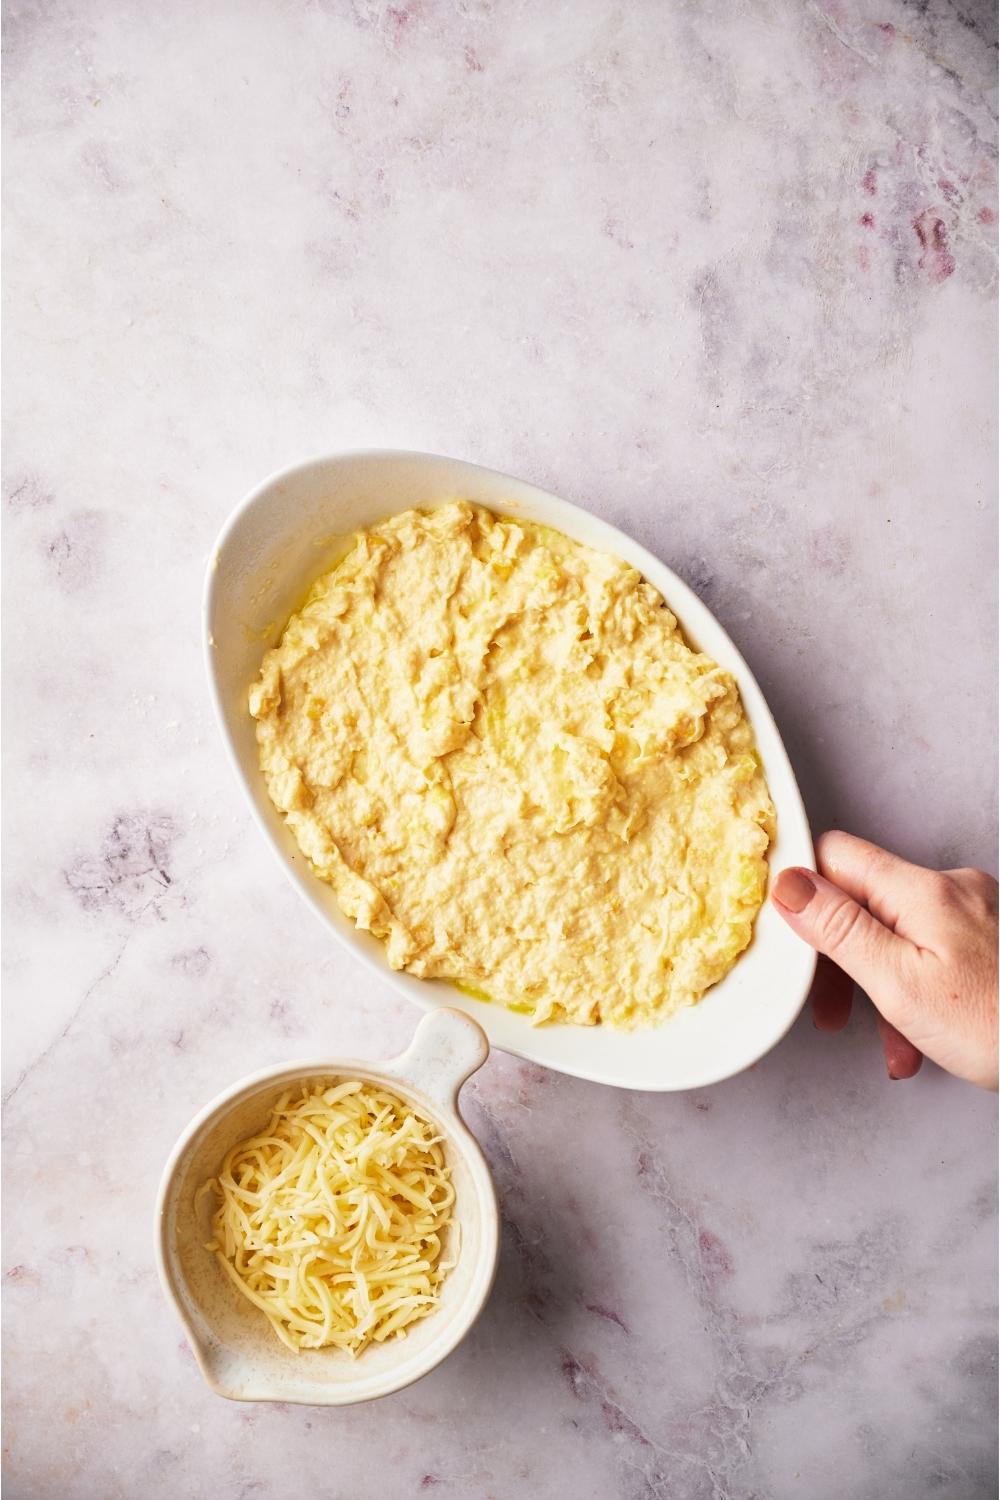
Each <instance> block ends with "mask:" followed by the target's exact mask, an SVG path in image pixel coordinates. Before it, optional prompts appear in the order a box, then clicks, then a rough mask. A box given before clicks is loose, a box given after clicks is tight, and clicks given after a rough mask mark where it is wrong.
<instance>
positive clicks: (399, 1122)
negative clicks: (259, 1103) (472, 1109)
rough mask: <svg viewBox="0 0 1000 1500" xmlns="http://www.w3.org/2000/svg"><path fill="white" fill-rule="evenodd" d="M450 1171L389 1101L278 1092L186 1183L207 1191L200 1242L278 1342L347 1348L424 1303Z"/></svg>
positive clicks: (356, 1087)
mask: <svg viewBox="0 0 1000 1500" xmlns="http://www.w3.org/2000/svg"><path fill="white" fill-rule="evenodd" d="M450 1178H451V1173H450V1171H449V1168H448V1166H447V1163H446V1161H445V1156H444V1151H443V1148H442V1144H441V1137H440V1136H439V1135H437V1134H435V1131H434V1127H433V1126H432V1125H431V1124H430V1122H429V1121H428V1120H425V1119H424V1118H423V1117H422V1116H421V1115H418V1114H417V1113H416V1112H415V1111H414V1110H413V1109H411V1108H410V1106H409V1105H408V1104H405V1103H404V1102H403V1101H402V1100H401V1099H397V1098H396V1097H395V1096H394V1095H392V1094H388V1093H386V1092H385V1091H384V1090H382V1089H380V1088H377V1087H375V1086H374V1085H370V1084H365V1083H360V1082H357V1081H353V1082H348V1083H339V1084H336V1085H335V1086H333V1087H329V1088H323V1087H322V1086H316V1087H313V1088H311V1089H307V1088H304V1087H303V1088H302V1089H300V1090H299V1091H298V1092H295V1091H293V1090H289V1091H288V1092H286V1093H285V1094H283V1095H282V1097H281V1098H280V1099H279V1100H278V1103H277V1104H276V1105H275V1107H274V1109H273V1111H272V1113H271V1119H270V1121H269V1123H268V1126H267V1129H266V1130H264V1131H263V1132H262V1133H261V1134H260V1135H256V1136H252V1137H251V1138H250V1139H249V1140H245V1141H241V1142H240V1144H239V1145H238V1146H234V1148H233V1149H232V1151H230V1152H229V1155H228V1156H227V1157H226V1159H225V1161H224V1162H223V1164H222V1169H221V1171H220V1172H219V1175H218V1177H211V1178H209V1180H208V1181H207V1182H206V1183H204V1184H203V1185H202V1187H201V1188H200V1189H199V1192H198V1199H199V1200H200V1199H201V1197H202V1196H203V1195H204V1194H205V1193H208V1192H214V1193H215V1194H216V1196H217V1197H218V1199H219V1202H218V1206H217V1208H216V1209H215V1212H214V1214H213V1216H212V1235H213V1237H212V1239H211V1240H209V1241H208V1243H207V1244H206V1246H205V1249H206V1250H210V1251H211V1252H212V1253H213V1254H214V1255H215V1256H216V1258H217V1259H218V1261H219V1264H220V1265H221V1266H222V1268H223V1269H224V1271H225V1272H226V1275H227V1276H229V1277H230V1279H231V1280H232V1282H233V1284H234V1285H235V1286H236V1287H238V1288H239V1290H240V1291H241V1292H242V1294H243V1295H244V1296H245V1297H246V1298H248V1300H249V1301H250V1302H252V1303H253V1304H254V1305H255V1306H256V1307H259V1308H260V1310H261V1312H263V1313H264V1314H265V1315H266V1316H267V1318H268V1320H269V1322H270V1324H271V1327H272V1328H273V1329H274V1331H275V1333H276V1334H277V1335H278V1337H279V1338H280V1339H281V1341H282V1343H284V1344H287V1345H288V1347H289V1348H290V1349H322V1348H325V1347H327V1346H328V1345H331V1344H332V1345H335V1346H336V1347H337V1348H339V1349H346V1350H347V1352H348V1353H349V1354H351V1355H352V1356H354V1355H357V1354H359V1353H360V1352H361V1350H362V1349H364V1348H365V1347H366V1346H367V1345H368V1344H370V1343H372V1342H375V1343H382V1342H383V1341H384V1340H385V1339H387V1338H391V1337H393V1336H395V1337H397V1338H404V1337H405V1336H406V1329H407V1328H408V1327H409V1325H410V1324H411V1323H413V1322H415V1321H416V1320H417V1319H418V1318H422V1317H424V1316H426V1314H427V1313H428V1312H430V1311H431V1309H432V1308H433V1306H434V1304H435V1302H436V1301H437V1298H438V1295H439V1291H440V1286H441V1282H442V1281H443V1280H444V1277H445V1275H446V1273H447V1272H448V1271H449V1270H450V1269H451V1267H452V1265H454V1258H453V1259H452V1260H451V1261H448V1262H445V1261H444V1260H442V1258H441V1256H442V1245H443V1240H444V1234H445V1230H446V1228H447V1226H448V1225H449V1224H450V1223H451V1212H452V1205H453V1204H454V1201H455V1190H454V1188H453V1187H452V1184H451V1180H450ZM457 1229H458V1226H457V1225H455V1226H453V1229H452V1234H453V1235H455V1236H456V1237H457Z"/></svg>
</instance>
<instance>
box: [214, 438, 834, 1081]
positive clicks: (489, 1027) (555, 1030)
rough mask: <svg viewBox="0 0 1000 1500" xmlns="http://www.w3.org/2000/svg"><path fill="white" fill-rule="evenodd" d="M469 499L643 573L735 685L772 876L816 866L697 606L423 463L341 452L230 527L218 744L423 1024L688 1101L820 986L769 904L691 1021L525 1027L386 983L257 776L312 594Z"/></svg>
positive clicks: (527, 511)
mask: <svg viewBox="0 0 1000 1500" xmlns="http://www.w3.org/2000/svg"><path fill="white" fill-rule="evenodd" d="M456 498H462V499H466V500H472V501H475V502H477V503H478V504H480V505H484V506H486V507H488V508H489V509H490V510H492V511H495V512H497V513H499V514H501V515H506V516H510V517H512V518H513V519H515V520H516V519H524V520H529V521H537V522H540V523H541V524H542V525H545V526H551V527H553V528H555V529H556V530H559V531H562V532H565V533H566V535H567V536H570V537H573V538H574V539H575V540H576V541H578V542H583V543H585V544H586V545H587V546H589V547H594V548H596V549H597V550H598V551H601V552H611V553H615V554H616V555H617V556H619V557H622V558H624V559H625V560H626V561H627V562H630V563H631V564H632V565H633V566H634V567H636V568H638V570H639V571H640V573H642V574H643V575H644V576H645V577H646V578H647V579H648V580H649V582H650V583H652V584H653V585H654V586H655V587H656V588H657V589H659V591H660V593H661V594H662V595H663V596H664V598H665V599H666V601H667V603H668V604H669V605H670V607H671V609H672V610H673V611H674V613H675V614H676V615H677V617H678V619H679V620H680V623H681V625H682V627H683V629H684V632H685V635H686V636H687V638H688V640H689V641H690V642H691V643H692V644H693V645H694V646H696V647H697V648H698V649H700V650H702V651H707V652H708V653H709V655H710V656H713V657H714V658H715V660H716V661H717V662H719V663H720V664H721V665H722V666H723V667H725V668H726V669H727V671H729V672H731V673H732V674H733V676H734V677H735V678H736V681H737V682H738V683H739V687H740V692H741V694H742V697H743V704H744V707H745V709H746V712H747V714H748V716H749V718H750V721H751V723H752V724H753V727H754V731H755V733H756V736H757V745H758V748H759V750H760V754H761V758H762V760H763V763H764V769H765V771H766V773H767V779H768V785H769V787H770V789H771V796H772V798H773V800H774V804H775V807H776V809H777V813H778V835H777V838H776V840H775V842H774V843H773V844H772V846H771V849H770V851H769V858H770V861H771V865H772V868H774V869H780V868H781V867H782V866H783V865H792V864H794V865H805V866H812V863H813V847H812V839H811V838H810V834H809V825H808V823H807V821H806V815H805V810H804V809H803V806H802V798H801V797H800V795H799V789H798V786H797V785H796V782H795V776H794V773H793V771H792V768H791V765H790V764H789V761H788V756H787V755H786V753H785V748H784V746H783V744H782V742H781V736H780V735H779V733H778V730H777V727H776V725H775V722H774V719H773V718H772V716H771V713H770V711H769V709H768V707H767V704H766V702H765V701H764V695H763V694H762V692H761V690H760V688H759V687H758V686H757V683H756V681H755V680H754V677H753V675H752V673H751V672H750V669H749V667H748V666H747V664H746V662H745V661H744V660H743V658H742V657H741V656H740V654H739V652H738V651H737V649H736V647H735V646H734V645H733V643H732V641H731V640H730V639H729V637H728V635H727V634H726V632H725V631H724V630H723V628H722V626H721V625H720V624H719V622H718V621H717V620H716V619H715V617H714V616H713V615H712V614H711V612H710V611H709V610H708V609H707V608H706V607H705V605H704V604H703V603H702V602H701V600H700V599H699V598H698V596H697V595H696V594H694V593H693V592H692V591H691V589H689V588H688V586H687V584H686V583H684V582H683V581H682V580H681V579H680V578H678V577H677V575H676V574H675V573H673V572H671V570H670V569H669V568H668V567H665V566H664V564H663V563H662V562H660V561H659V559H658V558H655V557H654V556H653V555H652V553H650V552H647V551H646V549H645V548H644V547H641V546H640V545H639V543H638V542H635V541H633V540H632V539H631V537H628V536H626V535H625V534H624V533H623V532H621V531H617V530H616V529H615V528H614V527H613V526H609V525H608V524H607V523H606V522H605V521H601V520H599V519H598V518H597V517H596V516H592V515H591V514H590V513H589V512H588V511H585V510H581V509H580V507H579V506H576V505H572V504H570V503H569V502H568V501H566V500H559V499H557V498H556V496H555V495H549V494H547V493H546V492H545V491H544V490H540V489H536V488H535V486H534V485H530V484H525V483H524V482H523V481H522V480H519V479H512V478H510V477H509V476H508V475H506V474H499V473H497V472H496V471H495V470H493V469H483V468H480V467H479V465H478V464H470V463H464V462H461V461H459V460H457V459H451V458H439V457H435V456H434V455H432V454H428V453H397V452H391V451H377V452H371V453H341V454H334V455H333V456H331V457H328V458H318V459H314V460H312V461H310V462H308V463H303V464H299V465H297V466H296V467H295V468H291V469H285V470H284V471H282V472H281V473H280V474H275V475H272V477H271V478H270V479H267V480H265V481H264V483H263V484H261V485H260V486H258V488H257V489H255V490H254V491H253V492H252V493H251V494H250V495H249V496H248V497H247V498H246V499H245V500H244V501H243V502H242V504H241V505H239V506H238V507H237V509H236V510H235V511H234V512H233V514H232V515H231V516H230V518H229V520H228V521H227V522H226V524H225V526H224V527H223V529H222V532H221V534H220V536H219V539H218V542H217V543H216V546H215V549H214V550H213V553H212V557H211V561H210V563H209V569H208V577H207V581H206V590H205V605H204V628H205V639H206V654H207V659H208V674H209V681H210V684H211V691H212V697H213V700H214V703H215V709H216V713H217V715H218V720H219V725H220V728H221V729H222V734H223V738H224V740H225V742H226V745H227V747H228V749H229V753H230V756H231V758H232V762H233V765H234V767H235V769H236V774H237V776H238V777H239V780H240V782H241V783H242V786H243V790H244V792H245V793H246V795H247V797H248V799H249V802H250V806H251V808H252V810H253V813H254V816H255V817H256V819H257V822H258V823H259V825H260V827H261V828H262V830H263V832H264V835H265V837H266V838H267V840H268V842H269V843H270V845H271V847H272V849H273V850H274V851H275V853H276V854H277V856H278V858H279V859H280V861H281V863H282V865H283V866H284V869H285V873H286V875H288V877H289V878H290V879H291V881H292V883H293V884H294V885H295V886H296V887H297V888H298V891H299V893H300V895H301V896H302V897H303V898H304V899H305V900H306V901H307V902H308V904H309V905H310V906H311V907H312V909H313V911H315V912H316V913H317V915H318V916H319V917H320V918H321V919H322V920H323V921H324V922H325V923H326V925H327V927H328V928H329V929H330V931H331V932H332V933H333V934H334V935H335V936H336V937H337V938H338V939H339V940H340V941H341V942H342V943H344V944H345V945H346V946H347V947H348V948H350V949H351V950H352V951H353V952H354V953H355V954H356V956H357V957H358V958H360V959H361V960H362V961H363V962H365V963H367V964H368V965H370V966H371V967H373V968H374V969H376V970H377V971H378V973H379V974H381V975H382V977H383V978H384V979H385V981H386V982H387V983H388V984H391V985H392V986H393V987H394V988H395V989H397V990H399V991H401V992H402V993H403V994H404V995H407V996H408V997H409V998H410V999H411V1000H414V1001H416V1003H417V1004H418V1005H420V1006H422V1007H423V1008H424V1009H425V1010H430V1009H433V1008H434V1007H435V1006H439V1005H448V1006H453V1007H455V1008H456V1009H458V1010H463V1011H466V1012H468V1013H469V1014H471V1015H473V1016H475V1018H476V1020H478V1021H479V1022H480V1023H481V1024H482V1025H483V1026H484V1027H485V1029H486V1031H487V1033H488V1035H489V1038H490V1041H491V1042H492V1043H493V1045H494V1046H495V1047H502V1048H503V1049H504V1051H506V1052H513V1053H515V1054H516V1055H518V1056H519V1057H525V1058H528V1059H530V1060H531V1061H532V1062H536V1063H541V1064H542V1065H543V1066H544V1067H548V1068H556V1069H558V1070H559V1071H560V1072H563V1073H572V1074H575V1075H576V1076H577V1077H578V1078H589V1079H593V1080H594V1081H595V1082H597V1083H610V1084H618V1085H619V1086H621V1087H622V1088H632V1089H653V1090H670V1089H690V1088H698V1087H700V1086H701V1085H703V1084H708V1083H717V1082H718V1081H719V1080H720V1079H722V1078H728V1077H730V1075H731V1074H733V1073H739V1072H740V1071H741V1070H742V1069H744V1068H748V1067H750V1065H751V1064H752V1063H755V1062H756V1061H757V1060H758V1058H760V1057H763V1055H764V1053H765V1052H768V1051H770V1049H771V1048H772V1047H773V1046H774V1045H775V1043H777V1042H779V1041H780V1040H781V1038H782V1037H783V1036H784V1035H785V1033H786V1031H787V1030H788V1029H789V1027H790V1026H791V1025H792V1022H793V1021H794V1020H795V1018H796V1016H797V1015H798V1013H799V1011H800V1010H801V1008H802V1004H803V1002H804V1000H805V997H806V995H807V994H808V992H809V987H810V985H811V983H812V977H813V972H814V969H815V964H816V960H815V955H814V953H813V951H812V949H811V948H808V947H807V946H806V944H804V943H803V942H801V941H800V939H799V938H797V937H796V936H795V934H794V933H793V932H792V931H791V930H790V929H789V927H788V926H787V925H786V924H785V923H784V922H783V921H782V919H781V917H780V916H779V915H778V913H777V912H776V911H775V910H774V909H773V908H772V906H771V904H770V902H765V904H764V907H763V909H762V910H761V912H760V915H759V916H758V918H757V921H756V923H755V927H754V939H753V942H752V943H751V945H750V947H749V949H748V950H747V952H746V953H744V954H743V956H742V957H741V958H740V960H739V962H738V963H737V964H736V965H735V967H734V968H733V969H732V970H730V972H729V974H727V976H726V978H725V979H724V980H723V981H722V982H721V983H720V984H717V985H716V986H715V987H714V989H711V990H710V991H709V992H708V994H707V995H706V996H705V997H704V999H703V1000H701V1001H700V1003H699V1004H698V1005H695V1006H693V1007H691V1008H689V1009H685V1010H683V1011H681V1012H680V1013H679V1014H677V1015H675V1016H672V1017H671V1018H670V1019H669V1020H667V1021H666V1022H665V1023H664V1024H662V1025H660V1026H656V1027H650V1028H645V1029H643V1030H640V1031H634V1032H625V1031H614V1030H612V1029H610V1028H609V1027H606V1026H568V1025H558V1026H542V1027H533V1026H532V1025H531V1023H530V1021H529V1020H528V1018H527V1017H525V1016H523V1015H518V1014H516V1013H515V1012H513V1011H510V1010H507V1009H505V1008H504V1007H503V1006H500V1005H490V1004H487V1003H485V1002H483V1001H479V1000H474V999H472V998H471V997H470V996H468V995H464V994H463V993H462V992H461V991H460V990H458V989H456V988H455V986H454V985H452V984H449V983H447V982H446V981H445V980H426V979H417V978H415V977H414V976H413V975H412V974H406V973H401V972H398V971H396V970H394V969H390V968H389V965H388V964H387V963H386V960H385V954H384V950H383V947H382V944H381V943H379V942H378V940H377V939H375V938H373V937H372V936H371V934H370V933H367V932H359V931H358V930H357V928H356V927H355V926H354V923H353V922H352V921H351V920H350V919H349V918H348V917H346V916H345V915H344V914H343V912H342V911H341V910H340V907H339V906H338V905H337V901H336V897H335V896H334V894H333V891H332V890H331V888H330V887H329V886H328V885H326V884H324V882H323V881H321V880H319V879H317V877H316V876H315V875H314V874H313V873H312V870H311V869H310V867H309V864H308V862H307V861H306V859H305V856H304V855H303V854H302V852H301V850H300V849H299V847H298V845H297V844H296V842H295V839H294V838H293V836H292V834H291V833H290V832H289V830H288V829H287V827H286V826H285V822H284V819H283V818H282V817H281V815H280V813H278V812H277V810H276V809H275V807H274V805H273V803H272V802H271V799H270V797H269V796H268V794H267V787H266V786H265V783H264V778H263V776H262V775H261V772H260V767H259V763H258V756H257V740H256V735H255V725H254V721H253V720H252V719H251V717H250V714H249V711H248V709H247V692H248V690H249V687H250V684H251V683H252V682H253V681H254V680H255V679H256V677H257V675H258V673H259V671H260V663H261V658H262V657H263V655H264V652H265V651H266V650H268V648H269V647H271V646H273V645H275V644H276V642H277V641H278V639H279V638H280V636H281V633H282V631H283V629H284V627H285V624H286V623H287V621H288V618H289V616H290V615H291V614H292V613H293V611H294V610H295V609H296V608H297V607H298V606H299V605H300V604H301V602H302V599H303V596H304V594H305V592H306V590H307V588H308V587H309V585H310V584H311V583H312V582H313V581H314V580H315V579H316V578H317V577H318V576H319V575H320V573H322V572H323V571H324V569H326V568H327V567H329V566H331V565H332V563H333V562H335V561H336V560H337V558H338V557H339V556H340V555H342V554H343V553H344V551H345V550H346V548H347V546H348V544H349V540H350V537H351V534H352V533H353V532H355V531H356V530H358V528H360V527H366V526H371V525H373V524H374V523H375V522H376V521H380V520H383V519H385V517H387V516H390V515H392V514H394V513H395V512H397V511H401V510H406V509H407V508H408V507H410V506H421V507H424V508H433V507H434V506H436V505H441V504H443V503H444V502H446V501H448V500H453V499H456Z"/></svg>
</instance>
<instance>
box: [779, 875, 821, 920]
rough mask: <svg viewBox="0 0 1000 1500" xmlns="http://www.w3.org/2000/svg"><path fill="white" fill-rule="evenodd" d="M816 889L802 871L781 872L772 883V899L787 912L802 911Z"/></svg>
mask: <svg viewBox="0 0 1000 1500" xmlns="http://www.w3.org/2000/svg"><path fill="white" fill-rule="evenodd" d="M815 894H816V887H815V885H814V884H813V882H812V881H811V880H810V879H809V876H808V875H807V874H806V872H805V871H804V870H782V872H781V874H780V875H779V876H778V878H777V880H776V881H775V882H774V899H775V900H776V901H777V902H778V903H779V905H781V906H783V907H785V909H786V910H787V911H791V912H800V911H804V910H805V908H806V907H807V906H808V905H809V903H810V901H811V900H812V898H813V897H814V896H815Z"/></svg>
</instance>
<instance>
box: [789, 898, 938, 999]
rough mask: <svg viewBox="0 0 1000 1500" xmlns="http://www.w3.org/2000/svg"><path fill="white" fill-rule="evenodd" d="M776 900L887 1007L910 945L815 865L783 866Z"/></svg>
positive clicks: (801, 930)
mask: <svg viewBox="0 0 1000 1500" xmlns="http://www.w3.org/2000/svg"><path fill="white" fill-rule="evenodd" d="M771 899H772V901H773V902H774V904H775V906H776V907H777V908H778V910H779V911H780V913H781V915H782V916H783V917H784V919H785V921H786V922H787V923H788V925H789V927H791V928H792V930H793V931H794V932H797V933H798V935H799V937H800V938H804V939H805V941H806V942H807V943H809V944H811V945H812V947H813V948H815V949H816V951H817V952H818V953H825V954H826V956H827V958H832V959H833V960H834V962H835V963H837V964H839V966H840V967H841V968H842V969H843V970H844V972H845V973H847V974H849V975H850V976H851V978H852V979H853V980H854V981H855V983H856V984H859V985H860V986H861V988H862V989H863V990H864V991H865V992H866V994H868V996H869V997H870V998H871V999H872V1000H873V1001H874V1002H875V1004H876V1006H878V1008H879V1009H880V1010H881V1009H882V1007H883V1005H884V1004H885V1000H886V998H887V993H886V992H887V991H888V990H890V989H891V988H892V987H894V985H895V981H896V977H897V975H898V974H899V970H900V964H901V960H902V958H903V954H904V952H905V950H906V949H907V948H908V947H909V944H908V943H907V942H906V941H905V939H903V938H901V937H897V935H896V934H895V933H894V932H890V930H889V928H888V927H883V926H882V923H881V922H880V921H879V920H878V919H877V918H876V917H873V916H872V914H871V912H870V911H868V910H867V908H866V907H864V906H861V905H859V904H858V902H857V901H855V900H854V899H853V898H852V897H851V896H848V895H847V893H846V892H845V891H842V890H841V889H840V887H839V886H836V885H834V884H833V882H832V881H829V880H824V878H823V876H822V875H817V874H816V872H815V870H802V869H791V870H782V872H781V874H780V875H779V876H778V878H777V880H776V881H775V882H774V889H773V891H772V892H771Z"/></svg>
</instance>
